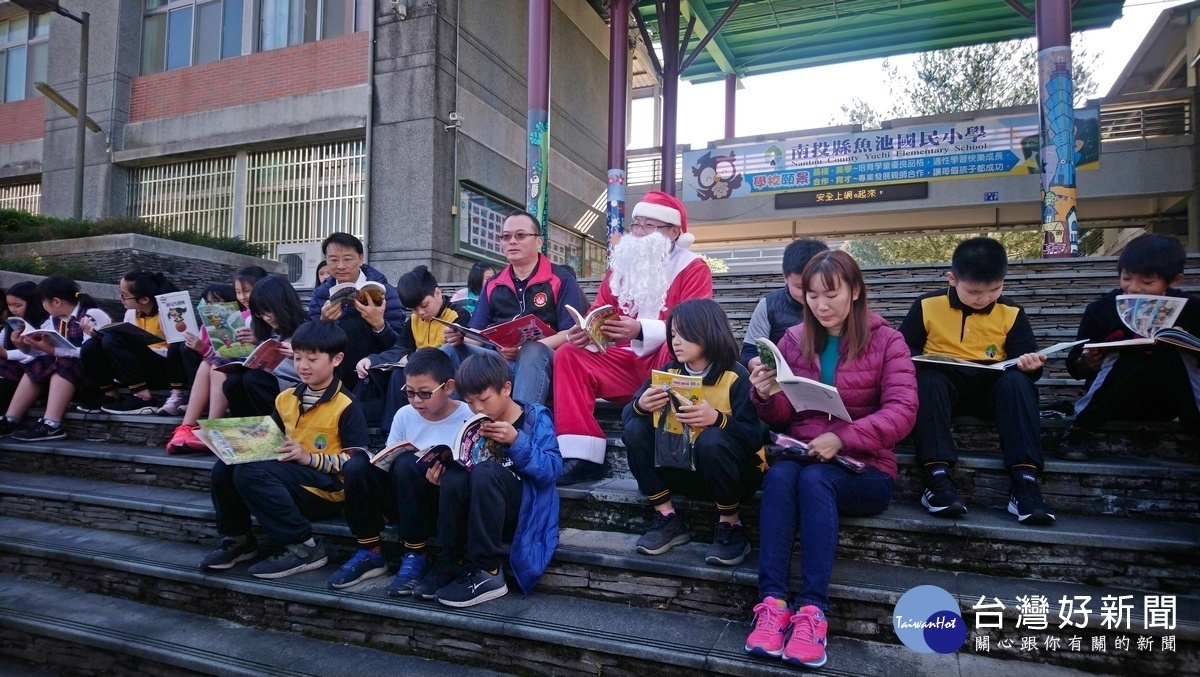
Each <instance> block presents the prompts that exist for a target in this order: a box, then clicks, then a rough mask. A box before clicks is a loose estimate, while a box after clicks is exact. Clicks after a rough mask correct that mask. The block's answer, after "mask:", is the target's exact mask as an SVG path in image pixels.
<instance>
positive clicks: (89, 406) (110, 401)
mask: <svg viewBox="0 0 1200 677" xmlns="http://www.w3.org/2000/svg"><path fill="white" fill-rule="evenodd" d="M120 402H121V398H119V397H113V396H111V395H105V396H103V397H101V398H100V399H98V400H88V401H87V402H80V403H79V404H76V405H75V408H76V409H78V410H79V411H81V412H83V413H85V414H99V413H100V412H102V411H104V408H105V407H112V406H116V405H117V404H119V403H120Z"/></svg>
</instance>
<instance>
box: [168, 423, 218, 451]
mask: <svg viewBox="0 0 1200 677" xmlns="http://www.w3.org/2000/svg"><path fill="white" fill-rule="evenodd" d="M199 429H200V426H198V425H177V426H175V432H174V433H173V434H172V435H171V441H170V442H167V453H168V454H188V453H191V452H194V451H207V450H208V447H206V446H204V443H203V442H201V441H200V438H199V437H197V436H196V431H197V430H199Z"/></svg>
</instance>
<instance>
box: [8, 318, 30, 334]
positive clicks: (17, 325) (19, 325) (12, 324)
mask: <svg viewBox="0 0 1200 677" xmlns="http://www.w3.org/2000/svg"><path fill="white" fill-rule="evenodd" d="M4 324H5V325H7V326H8V330H9V331H11V332H17V331H25V327H26V326H27V323H26V322H25V320H23V319H21V318H19V317H10V318H7V319H5V320H4Z"/></svg>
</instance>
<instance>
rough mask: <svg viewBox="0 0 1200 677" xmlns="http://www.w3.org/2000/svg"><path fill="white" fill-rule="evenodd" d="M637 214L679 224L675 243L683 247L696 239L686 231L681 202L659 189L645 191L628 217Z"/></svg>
mask: <svg viewBox="0 0 1200 677" xmlns="http://www.w3.org/2000/svg"><path fill="white" fill-rule="evenodd" d="M639 216H644V217H646V218H648V219H656V220H658V221H662V222H663V223H669V224H671V225H672V226H679V230H680V231H682V232H681V233H680V235H679V239H678V240H676V241H675V244H677V245H679V246H680V247H683V248H684V249H687V248H689V247H691V246H692V243H693V242H695V241H696V236H695V235H692V234H691V233H689V232H687V211H686V210H684V208H683V203H682V202H680V201H679V200H677V199H676V198H675V197H674V196H673V195H667V194H666V193H664V192H662V191H661V190H652V191H650V192H649V193H646V195H645V196H644V197H643V198H642V200H641V202H638V203H637V204H636V205H634V207H633V214H632V215H631V216H630V218H631V219H636V218H637V217H639Z"/></svg>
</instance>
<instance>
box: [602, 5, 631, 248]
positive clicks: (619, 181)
mask: <svg viewBox="0 0 1200 677" xmlns="http://www.w3.org/2000/svg"><path fill="white" fill-rule="evenodd" d="M629 3H630V0H613V2H612V5H611V6H610V7H609V24H610V25H609V33H608V59H609V61H608V210H607V211H608V239H607V242H608V252H609V253H610V254H611V253H612V248H613V246H614V245H615V244H616V243H617V240H619V239H620V238H621V233H622V232H624V230H625V178H626V177H625V124H626V121H627V118H626V110H627V108H628V101H629V94H628V92H629Z"/></svg>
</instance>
